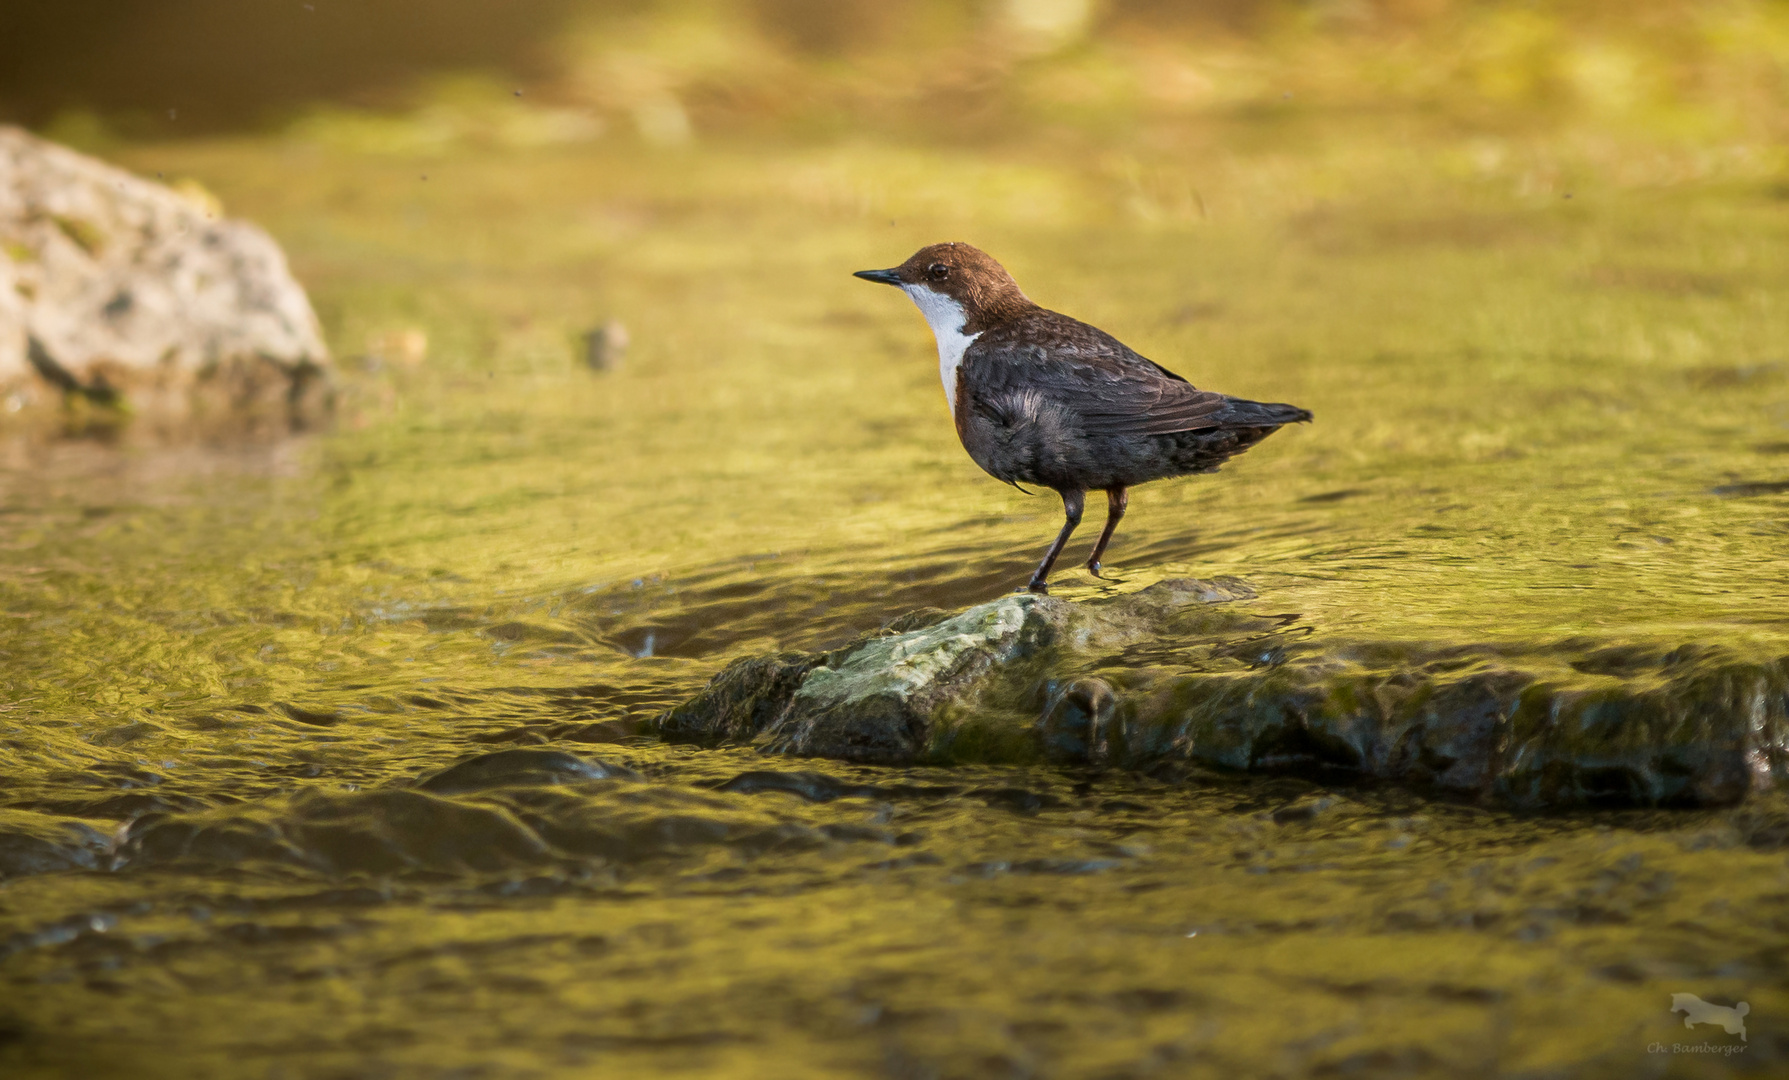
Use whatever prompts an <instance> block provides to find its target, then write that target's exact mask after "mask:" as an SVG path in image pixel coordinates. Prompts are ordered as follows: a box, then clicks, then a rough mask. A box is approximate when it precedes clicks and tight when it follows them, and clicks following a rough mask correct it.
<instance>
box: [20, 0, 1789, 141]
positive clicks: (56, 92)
mask: <svg viewBox="0 0 1789 1080" xmlns="http://www.w3.org/2000/svg"><path fill="white" fill-rule="evenodd" d="M1786 65H1789V5H1784V4H1783V3H1780V2H1774V0H1709V2H1703V3H1692V2H1683V0H1638V2H1632V3H1616V2H1610V0H1580V2H1563V3H1552V4H1547V3H1523V2H1498V0H1312V2H1306V3H1292V2H1286V0H1216V2H1203V3H1172V2H1166V0H983V2H980V3H975V2H952V0H656V2H655V0H622V2H610V3H601V2H594V0H510V2H505V3H492V2H484V3H479V2H470V0H443V2H437V3H420V2H415V0H359V2H354V3H349V2H345V0H314V2H310V0H291V2H288V0H254V2H250V3H243V2H232V0H167V2H152V0H63V2H52V0H15V2H14V3H10V4H8V5H6V6H5V10H4V11H3V12H0V116H4V117H5V118H7V119H11V120H14V121H22V122H25V123H28V124H32V125H40V126H41V125H44V124H54V123H55V122H56V120H57V118H63V119H64V121H65V122H67V118H69V117H75V116H80V115H82V114H90V115H93V116H97V117H99V118H102V120H103V122H104V124H105V125H107V126H109V127H111V128H113V129H115V130H116V131H118V132H121V133H125V134H129V135H131V136H135V137H141V138H149V137H166V136H171V135H179V134H184V133H192V132H198V131H215V130H219V129H243V128H255V127H266V126H270V125H278V124H281V123H283V122H287V121H289V120H291V119H292V118H293V117H295V116H298V115H302V114H303V113H304V112H306V111H307V110H309V109H311V108H312V107H314V105H315V104H316V103H318V102H331V103H335V104H337V105H339V106H371V107H386V108H389V107H392V106H397V105H402V104H405V103H411V104H414V103H417V102H419V101H423V100H427V99H429V98H430V97H431V89H430V87H431V84H432V83H433V82H434V81H436V80H439V79H440V78H441V77H442V76H444V75H447V74H455V73H464V72H479V73H484V74H486V75H490V76H493V77H496V78H500V79H502V80H514V79H520V80H524V81H525V82H526V83H527V85H528V86H529V87H530V89H531V90H538V91H539V93H540V96H541V98H542V99H543V100H546V101H551V102H554V103H559V104H562V105H565V106H567V107H571V108H575V109H579V110H585V111H587V112H588V113H589V114H591V116H593V117H596V118H600V119H601V120H603V121H604V122H606V123H608V124H610V125H612V126H614V127H615V128H617V129H621V130H629V131H630V132H636V133H638V134H639V135H641V136H643V137H645V138H647V139H648V140H654V141H672V140H676V139H680V138H684V137H686V136H688V135H691V134H694V135H698V136H701V137H709V138H715V137H729V136H731V137H737V136H739V135H741V134H743V133H747V132H750V133H753V134H757V135H769V134H772V133H775V134H783V135H791V134H800V135H807V136H824V135H828V134H833V135H836V134H840V133H843V132H847V131H850V132H857V133H862V132H874V133H877V134H882V135H902V136H909V137H929V138H939V139H974V140H978V141H979V140H985V139H987V138H990V137H994V138H999V137H1007V138H1011V137H1028V136H1031V135H1034V134H1036V133H1037V132H1038V131H1039V130H1040V129H1041V130H1047V131H1051V132H1054V133H1056V134H1058V135H1062V134H1066V133H1069V132H1073V133H1075V134H1076V135H1078V136H1079V137H1082V138H1092V139H1096V140H1099V141H1109V140H1112V139H1116V138H1123V137H1126V136H1130V135H1133V134H1134V131H1133V129H1132V128H1131V125H1136V124H1159V123H1165V122H1170V121H1176V120H1178V121H1188V120H1193V119H1205V120H1212V119H1218V118H1226V117H1228V118H1239V117H1252V118H1265V117H1268V116H1280V117H1286V116H1296V115H1300V114H1308V113H1312V112H1327V113H1334V114H1360V113H1363V112H1379V113H1383V112H1385V111H1388V110H1404V111H1409V112H1412V113H1415V114H1419V115H1421V116H1422V117H1424V118H1425V119H1426V120H1428V121H1430V122H1432V123H1437V124H1446V125H1452V126H1457V127H1459V128H1462V129H1487V128H1488V129H1494V130H1500V129H1504V128H1507V127H1508V126H1509V125H1511V124H1517V123H1521V124H1527V123H1536V122H1545V123H1550V124H1569V123H1573V122H1579V123H1583V122H1592V121H1593V122H1594V123H1595V124H1596V125H1597V126H1598V127H1599V128H1608V127H1611V126H1613V127H1616V128H1621V129H1625V130H1627V131H1629V132H1644V133H1646V134H1649V135H1651V136H1654V137H1662V138H1669V139H1671V140H1673V141H1681V140H1690V141H1696V140H1722V139H1728V140H1730V139H1750V140H1763V141H1769V140H1780V139H1781V137H1782V136H1783V134H1784V131H1785V127H1784V124H1785V112H1784V102H1785V85H1784V80H1785V72H1786V70H1789V68H1786Z"/></svg>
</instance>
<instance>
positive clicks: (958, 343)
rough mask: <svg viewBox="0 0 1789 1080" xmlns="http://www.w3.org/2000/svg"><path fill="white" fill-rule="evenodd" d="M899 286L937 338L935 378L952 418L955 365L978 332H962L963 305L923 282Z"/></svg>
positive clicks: (954, 403)
mask: <svg viewBox="0 0 1789 1080" xmlns="http://www.w3.org/2000/svg"><path fill="white" fill-rule="evenodd" d="M901 288H902V290H903V291H905V292H906V294H907V295H908V296H911V297H912V298H913V302H914V303H915V304H917V305H919V310H920V313H921V314H923V315H924V316H925V317H926V323H927V325H929V326H931V328H932V336H933V337H935V338H937V339H938V378H939V380H940V381H942V382H943V383H944V400H945V401H947V402H949V403H950V415H951V416H952V417H955V416H956V415H957V368H958V367H960V366H961V365H962V363H963V353H964V352H965V351H967V350H968V348H969V346H970V344H971V343H972V342H974V341H975V339H976V338H978V337H980V336H981V335H980V334H979V333H977V334H965V333H963V319H964V315H963V305H961V304H959V303H957V302H956V301H955V300H952V299H951V298H950V297H948V296H945V295H944V294H943V293H937V292H933V291H932V290H930V289H928V288H926V287H925V286H924V285H903V286H901Z"/></svg>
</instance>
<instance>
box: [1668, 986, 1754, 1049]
mask: <svg viewBox="0 0 1789 1080" xmlns="http://www.w3.org/2000/svg"><path fill="white" fill-rule="evenodd" d="M1671 1011H1672V1012H1674V1013H1682V1014H1683V1026H1684V1027H1695V1026H1696V1025H1697V1024H1719V1025H1720V1026H1721V1030H1723V1031H1725V1032H1726V1033H1727V1034H1729V1035H1738V1036H1739V1040H1740V1041H1741V1042H1750V1041H1751V1040H1749V1039H1747V1038H1746V1013H1749V1012H1751V1011H1752V1007H1751V1006H1750V1005H1748V1004H1746V1003H1745V1002H1743V1001H1742V1002H1740V1003H1739V1004H1738V1005H1735V1006H1733V1007H1732V1008H1728V1007H1727V1006H1725V1005H1710V1004H1709V1003H1708V1002H1706V1001H1703V1000H1702V999H1701V998H1699V997H1697V996H1696V995H1694V994H1672V995H1671Z"/></svg>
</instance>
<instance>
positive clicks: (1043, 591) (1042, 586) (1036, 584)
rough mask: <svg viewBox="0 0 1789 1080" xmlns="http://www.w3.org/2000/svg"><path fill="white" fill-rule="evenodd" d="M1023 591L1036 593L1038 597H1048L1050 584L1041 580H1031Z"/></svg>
mask: <svg viewBox="0 0 1789 1080" xmlns="http://www.w3.org/2000/svg"><path fill="white" fill-rule="evenodd" d="M1025 591H1026V592H1029V593H1036V594H1037V595H1038V596H1048V595H1050V583H1049V582H1047V581H1045V580H1043V579H1042V578H1032V579H1031V584H1029V585H1027V586H1025Z"/></svg>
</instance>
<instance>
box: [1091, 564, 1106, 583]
mask: <svg viewBox="0 0 1789 1080" xmlns="http://www.w3.org/2000/svg"><path fill="white" fill-rule="evenodd" d="M1087 572H1088V573H1089V574H1092V575H1093V576H1094V577H1099V563H1098V562H1089V563H1088V564H1087ZM1100 580H1101V581H1104V580H1106V579H1105V578H1100Z"/></svg>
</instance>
